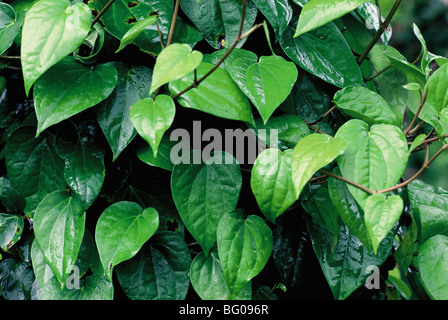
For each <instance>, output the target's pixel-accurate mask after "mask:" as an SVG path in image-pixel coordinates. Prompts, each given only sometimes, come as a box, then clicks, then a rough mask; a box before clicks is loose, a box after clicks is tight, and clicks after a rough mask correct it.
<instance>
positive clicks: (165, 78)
mask: <svg viewBox="0 0 448 320" xmlns="http://www.w3.org/2000/svg"><path fill="white" fill-rule="evenodd" d="M201 62H202V53H201V52H199V51H196V50H193V51H192V50H191V47H190V46H189V45H188V44H180V43H174V44H172V45H170V46H168V47H167V48H165V49H164V50H163V51H162V52H161V53H160V55H159V56H158V57H157V60H156V64H155V66H154V72H153V75H152V82H151V90H150V91H149V94H151V93H153V92H154V91H155V90H156V89H157V88H159V87H160V86H162V85H164V84H165V83H168V82H171V81H174V80H178V79H181V78H183V77H184V76H186V75H187V74H189V73H190V72H192V71H193V70H194V69H196V68H197V67H198V66H199V64H200V63H201Z"/></svg>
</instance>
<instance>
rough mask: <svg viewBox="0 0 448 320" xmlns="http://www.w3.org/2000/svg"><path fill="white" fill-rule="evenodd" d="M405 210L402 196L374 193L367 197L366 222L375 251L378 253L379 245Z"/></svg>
mask: <svg viewBox="0 0 448 320" xmlns="http://www.w3.org/2000/svg"><path fill="white" fill-rule="evenodd" d="M402 212H403V200H402V199H401V197H400V196H397V195H392V196H389V197H387V196H386V194H384V193H380V194H374V195H371V196H369V197H368V198H367V200H366V203H365V208H364V222H365V224H366V227H367V231H368V232H369V235H370V240H371V241H372V246H373V252H374V253H375V254H377V252H378V247H379V245H380V243H381V241H383V239H384V238H385V237H386V236H387V234H388V233H389V231H390V230H392V228H393V226H394V224H395V223H396V222H397V221H398V219H399V218H400V216H401V213H402Z"/></svg>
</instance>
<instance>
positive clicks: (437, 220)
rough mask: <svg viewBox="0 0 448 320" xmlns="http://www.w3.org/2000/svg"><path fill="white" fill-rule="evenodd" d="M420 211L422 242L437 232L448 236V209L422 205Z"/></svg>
mask: <svg viewBox="0 0 448 320" xmlns="http://www.w3.org/2000/svg"><path fill="white" fill-rule="evenodd" d="M418 213H419V218H420V224H421V230H420V232H421V238H420V242H421V243H424V242H425V241H426V240H428V239H429V238H431V237H432V236H435V235H437V234H442V235H445V236H447V237H448V224H447V222H448V211H446V210H442V209H439V208H436V207H433V206H428V205H420V206H419V207H418Z"/></svg>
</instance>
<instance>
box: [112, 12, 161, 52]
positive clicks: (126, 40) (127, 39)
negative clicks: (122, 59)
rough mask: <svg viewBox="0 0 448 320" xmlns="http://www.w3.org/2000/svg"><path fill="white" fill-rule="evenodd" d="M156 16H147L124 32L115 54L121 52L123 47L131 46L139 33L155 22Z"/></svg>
mask: <svg viewBox="0 0 448 320" xmlns="http://www.w3.org/2000/svg"><path fill="white" fill-rule="evenodd" d="M156 20H157V16H155V15H154V16H149V17H147V18H144V19H143V20H140V21H138V22H137V23H135V24H134V25H132V27H131V28H130V29H129V30H128V31H126V33H125V34H124V36H123V38H121V41H120V46H119V47H118V49H117V50H116V51H115V53H117V52H119V51H121V50H123V48H124V47H126V46H127V45H128V44H131V43H132V42H133V41H134V40H135V38H137V37H138V35H140V33H142V32H143V30H145V29H146V28H147V27H148V26H150V25H152V24H153V23H154V22H156Z"/></svg>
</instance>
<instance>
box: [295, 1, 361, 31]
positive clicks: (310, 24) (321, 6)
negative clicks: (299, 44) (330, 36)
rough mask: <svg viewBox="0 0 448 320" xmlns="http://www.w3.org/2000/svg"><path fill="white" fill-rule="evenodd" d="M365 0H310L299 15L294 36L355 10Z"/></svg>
mask: <svg viewBox="0 0 448 320" xmlns="http://www.w3.org/2000/svg"><path fill="white" fill-rule="evenodd" d="M366 1H367V0H332V1H327V0H311V1H309V2H308V3H306V4H305V5H304V6H303V8H302V11H301V13H300V16H299V23H298V24H297V30H296V33H295V34H294V37H298V36H300V35H301V34H303V33H305V32H308V31H310V30H313V29H315V28H317V27H320V26H323V25H325V24H327V23H328V22H331V21H333V20H335V19H337V18H340V17H342V16H343V15H345V14H347V13H349V12H350V11H353V10H355V9H356V8H358V7H359V6H360V5H362V4H363V3H364V2H366Z"/></svg>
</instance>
